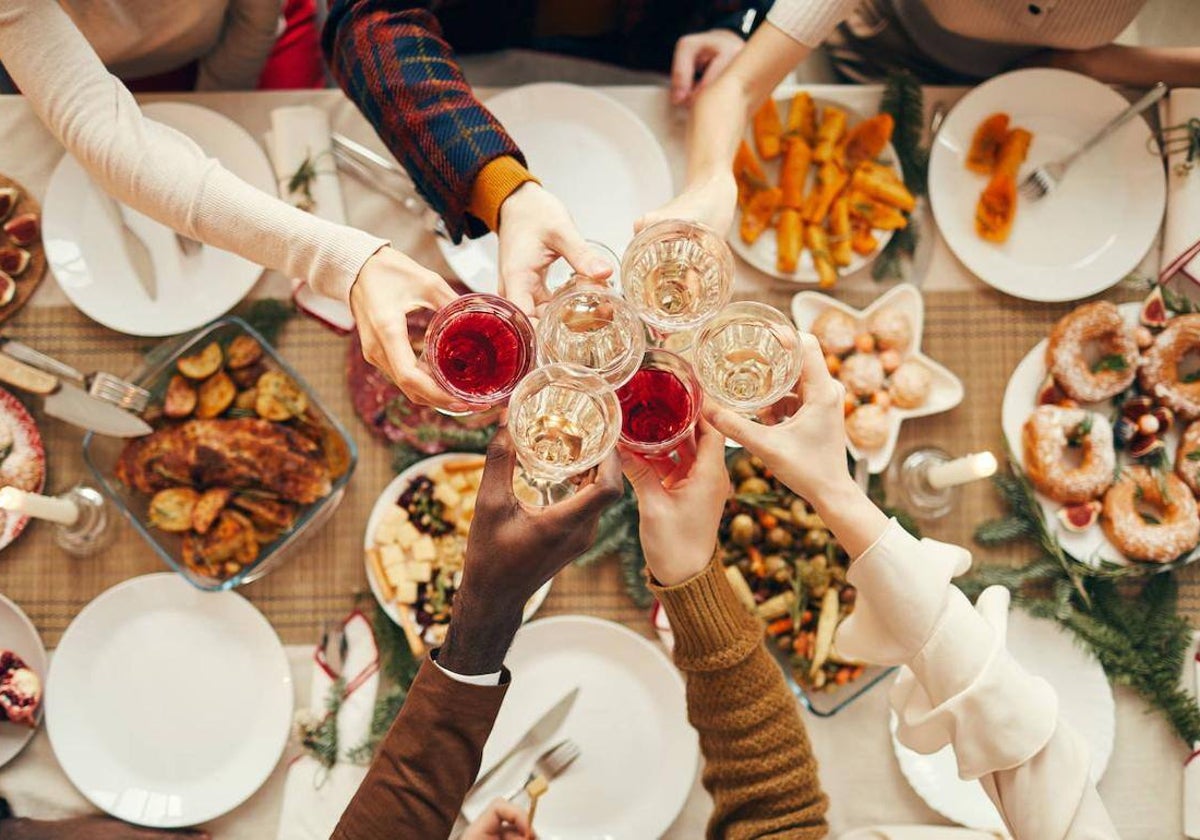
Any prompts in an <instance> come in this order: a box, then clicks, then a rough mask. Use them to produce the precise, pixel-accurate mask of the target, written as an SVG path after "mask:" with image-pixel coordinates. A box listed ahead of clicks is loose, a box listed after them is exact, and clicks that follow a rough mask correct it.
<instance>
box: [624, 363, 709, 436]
mask: <svg viewBox="0 0 1200 840" xmlns="http://www.w3.org/2000/svg"><path fill="white" fill-rule="evenodd" d="M617 398H618V399H619V400H620V401H621V446H623V447H625V448H626V449H629V450H631V451H633V452H637V453H639V454H641V455H646V456H648V457H652V458H666V457H669V456H670V455H671V453H672V452H674V451H675V448H676V447H677V446H679V444H681V443H683V441H684V440H686V439H687V437H688V435H690V434H691V433H692V429H694V428H695V426H696V421H697V420H699V419H700V399H701V391H700V383H699V382H698V381H697V380H696V374H695V373H693V372H692V366H691V365H690V364H688V362H687V360H686V359H684V358H683V357H682V356H679V355H677V354H675V353H672V352H670V351H669V350H663V349H661V348H657V347H653V348H651V349H649V350H647V351H646V355H645V356H643V357H642V363H641V365H640V366H639V367H638V370H637V373H635V374H634V375H633V378H632V379H630V380H629V381H628V382H626V383H625V384H624V385H622V386H621V387H620V388H618V389H617Z"/></svg>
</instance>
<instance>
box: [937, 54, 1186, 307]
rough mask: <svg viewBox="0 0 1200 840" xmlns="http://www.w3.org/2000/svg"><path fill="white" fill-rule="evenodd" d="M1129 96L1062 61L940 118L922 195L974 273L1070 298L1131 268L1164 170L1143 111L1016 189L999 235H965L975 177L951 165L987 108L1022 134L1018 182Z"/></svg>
mask: <svg viewBox="0 0 1200 840" xmlns="http://www.w3.org/2000/svg"><path fill="white" fill-rule="evenodd" d="M1128 104H1129V103H1128V102H1127V101H1126V100H1125V98H1124V97H1122V96H1121V95H1120V94H1118V93H1117V92H1115V91H1114V90H1112V89H1111V88H1109V87H1108V86H1107V85H1104V84H1101V83H1100V82H1097V81H1094V80H1093V79H1089V78H1088V77H1087V76H1082V75H1079V74H1078V73H1070V72H1067V71H1066V70H1050V69H1029V70H1017V71H1014V72H1012V73H1006V74H1004V75H1003V76H997V77H995V78H993V79H991V80H989V81H987V82H984V83H983V84H982V85H980V86H979V87H977V88H974V89H973V90H971V91H970V92H969V93H967V95H966V96H964V97H963V98H962V99H961V100H960V101H959V102H958V104H957V105H955V106H954V109H953V110H952V111H951V112H950V114H949V116H947V117H946V121H945V122H944V123H943V124H942V127H941V130H940V131H938V135H937V139H936V140H935V141H934V144H933V149H932V152H931V155H930V160H929V201H930V206H931V207H932V208H933V215H934V218H935V219H936V221H937V226H938V230H940V231H941V232H942V235H943V236H944V237H945V238H946V243H947V244H948V245H949V246H950V250H952V251H953V252H954V254H955V256H957V257H958V258H959V259H960V260H962V261H963V263H964V264H965V265H966V266H967V268H969V269H970V270H971V272H972V273H974V274H975V275H976V276H977V277H979V278H980V279H981V280H983V282H985V283H987V284H988V285H990V286H994V287H995V288H997V289H999V290H1000V291H1002V292H1006V293H1008V294H1010V295H1014V296H1015V297H1019V298H1024V299H1026V300H1041V301H1064V300H1078V299H1080V298H1085V297H1087V296H1088V295H1092V294H1095V293H1096V292H1100V291H1103V290H1104V289H1107V288H1108V287H1109V286H1112V285H1113V284H1114V283H1116V282H1117V281H1119V280H1120V279H1121V278H1123V277H1124V276H1125V275H1126V274H1128V273H1129V272H1130V271H1132V270H1133V269H1134V268H1135V267H1136V266H1137V265H1138V263H1139V262H1141V260H1142V258H1143V257H1144V256H1145V255H1146V252H1147V251H1148V250H1149V249H1150V246H1151V245H1152V244H1153V243H1154V240H1155V237H1156V236H1157V235H1158V229H1159V225H1160V224H1161V222H1162V217H1163V211H1164V209H1165V208H1166V180H1165V176H1164V174H1163V165H1162V158H1161V157H1160V156H1159V154H1158V144H1157V143H1156V142H1155V141H1154V140H1153V135H1152V133H1151V131H1150V127H1149V126H1148V125H1147V123H1146V121H1145V120H1144V119H1140V118H1139V119H1135V120H1133V121H1131V122H1129V123H1126V124H1125V125H1124V126H1122V127H1121V128H1120V129H1118V130H1117V132H1116V133H1115V134H1114V135H1113V136H1111V137H1109V138H1108V139H1107V140H1105V141H1104V142H1103V143H1101V144H1100V145H1099V146H1097V147H1096V148H1094V149H1092V150H1091V151H1089V152H1088V153H1087V154H1086V155H1084V156H1083V157H1081V158H1080V159H1079V160H1078V161H1076V162H1075V163H1074V164H1073V165H1072V166H1071V169H1070V171H1069V172H1068V173H1067V175H1066V176H1065V177H1064V178H1063V180H1062V182H1061V183H1060V184H1059V185H1058V187H1057V189H1055V190H1054V191H1053V192H1052V193H1050V194H1049V195H1047V196H1046V197H1044V198H1042V199H1041V200H1040V201H1036V202H1031V201H1025V200H1024V199H1018V204H1017V215H1016V221H1015V222H1014V224H1013V229H1012V235H1011V236H1010V237H1009V239H1008V241H1007V242H1006V243H1004V244H1003V245H995V244H993V243H990V242H985V241H983V240H982V239H980V238H979V237H978V236H977V235H976V233H975V204H976V202H977V200H978V199H979V194H980V193H981V192H982V191H983V189H984V187H985V186H986V185H987V179H986V178H985V177H984V176H981V175H976V174H974V173H972V172H969V171H968V170H967V169H966V167H965V166H964V165H963V161H964V159H965V157H966V154H967V150H968V149H969V148H970V145H971V138H972V137H973V135H974V133H975V128H976V127H977V126H978V125H979V124H980V123H981V122H982V121H983V120H984V119H986V118H987V117H988V116H990V115H991V114H994V113H997V112H1003V113H1007V114H1010V115H1011V118H1012V119H1011V124H1012V125H1013V126H1020V127H1022V128H1026V129H1028V130H1029V131H1031V132H1033V144H1032V145H1031V146H1030V148H1029V156H1028V158H1027V160H1026V161H1025V164H1024V165H1023V166H1022V167H1021V171H1020V174H1019V175H1018V176H1017V180H1018V183H1019V182H1020V181H1021V179H1023V178H1024V177H1025V176H1026V175H1028V174H1029V173H1030V172H1032V171H1033V170H1034V169H1036V168H1037V167H1038V166H1040V165H1042V164H1044V163H1048V162H1050V161H1052V160H1055V159H1057V158H1060V157H1063V156H1065V155H1067V154H1070V153H1071V152H1073V151H1075V150H1076V149H1078V148H1079V147H1080V146H1082V145H1083V143H1084V142H1086V141H1087V140H1088V138H1090V137H1091V136H1092V134H1094V133H1095V132H1096V131H1097V130H1099V129H1100V127H1101V126H1103V125H1104V124H1105V123H1106V122H1107V121H1108V120H1109V119H1111V118H1112V117H1114V116H1116V115H1117V114H1118V113H1119V112H1120V111H1122V110H1123V109H1124V108H1125V107H1126V106H1127V105H1128Z"/></svg>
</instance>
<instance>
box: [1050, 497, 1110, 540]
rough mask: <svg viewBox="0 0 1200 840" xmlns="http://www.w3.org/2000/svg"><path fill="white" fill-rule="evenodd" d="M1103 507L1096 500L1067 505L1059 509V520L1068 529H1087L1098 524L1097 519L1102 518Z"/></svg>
mask: <svg viewBox="0 0 1200 840" xmlns="http://www.w3.org/2000/svg"><path fill="white" fill-rule="evenodd" d="M1102 508H1103V505H1101V504H1100V503H1099V502H1097V501H1095V500H1092V501H1090V502H1081V503H1080V504H1077V505H1067V506H1066V507H1065V508H1061V509H1060V510H1059V511H1058V521H1059V522H1061V523H1062V525H1063V527H1064V528H1066V529H1067V530H1068V531H1074V532H1076V533H1079V532H1081V531H1086V530H1087V529H1088V528H1091V527H1092V526H1093V525H1095V524H1096V520H1097V519H1099V518H1100V511H1101V509H1102Z"/></svg>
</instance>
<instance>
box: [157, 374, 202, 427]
mask: <svg viewBox="0 0 1200 840" xmlns="http://www.w3.org/2000/svg"><path fill="white" fill-rule="evenodd" d="M196 400H197V397H196V389H195V388H193V387H192V384H191V383H190V382H188V381H187V380H186V379H184V378H183V377H182V376H172V377H171V381H170V382H168V383H167V395H166V396H165V397H164V398H163V408H162V412H163V414H165V415H166V416H167V417H170V418H171V419H172V420H180V419H182V418H184V417H187V416H188V415H189V414H191V413H192V412H193V411H195V410H196Z"/></svg>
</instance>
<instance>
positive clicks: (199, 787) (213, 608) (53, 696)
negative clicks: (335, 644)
mask: <svg viewBox="0 0 1200 840" xmlns="http://www.w3.org/2000/svg"><path fill="white" fill-rule="evenodd" d="M292 705H293V691H292V675H291V669H290V668H289V666H288V660H287V654H286V653H285V652H284V649H283V645H282V644H280V641H279V637H278V636H277V635H276V634H275V631H274V630H273V629H272V628H271V625H270V624H268V623H267V619H266V618H264V617H263V614H262V613H260V612H259V611H258V610H257V609H255V608H254V606H253V605H251V603H250V602H249V601H247V600H246V599H245V598H243V597H242V596H241V595H238V594H237V593H236V592H201V591H200V590H199V589H196V588H195V587H193V586H191V585H189V584H188V583H187V581H185V580H183V579H182V578H180V577H179V575H177V574H175V573H173V572H162V573H159V574H153V575H144V576H142V577H137V578H133V579H132V580H127V581H125V582H124V583H121V584H118V585H117V586H114V587H113V588H112V589H109V590H108V591H106V592H104V593H103V594H101V595H100V596H99V597H97V598H96V599H95V600H94V601H92V602H91V603H90V604H88V605H87V606H86V607H84V608H83V610H82V611H81V612H80V613H79V615H77V616H76V617H75V620H74V621H72V622H71V625H70V626H69V627H68V628H67V632H66V633H64V634H63V637H62V640H61V641H60V642H59V646H58V650H57V651H56V652H55V654H54V661H53V662H52V663H51V666H50V675H49V678H48V679H47V681H46V729H47V731H48V733H49V735H50V744H51V746H52V747H53V748H54V755H55V757H56V758H57V759H58V763H59V764H60V765H62V768H63V771H64V772H65V773H66V774H67V778H69V779H70V780H71V783H72V784H74V785H75V787H76V788H78V789H79V792H80V793H82V794H83V795H84V796H85V797H87V799H88V800H89V801H90V802H91V803H92V804H93V805H95V806H96V807H97V808H99V809H101V810H103V811H106V812H108V813H109V814H112V815H113V816H114V817H117V818H119V819H122V820H125V821H126V822H131V823H135V824H137V825H144V826H151V827H155V828H177V827H180V826H187V825H196V824H197V823H202V822H207V821H208V820H211V819H214V818H216V817H219V816H220V815H222V814H225V813H227V812H229V811H231V810H233V809H234V808H236V807H237V806H238V805H240V804H241V803H242V802H244V801H245V800H246V799H247V798H248V797H249V796H250V795H251V794H253V793H254V792H255V791H256V790H258V789H259V787H261V786H262V784H263V782H265V781H266V780H267V777H269V776H270V775H271V772H272V771H273V770H274V769H275V766H276V765H277V764H278V763H279V758H280V756H281V755H282V754H283V749H284V747H285V746H286V744H287V739H288V733H289V731H290V729H291V724H292Z"/></svg>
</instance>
